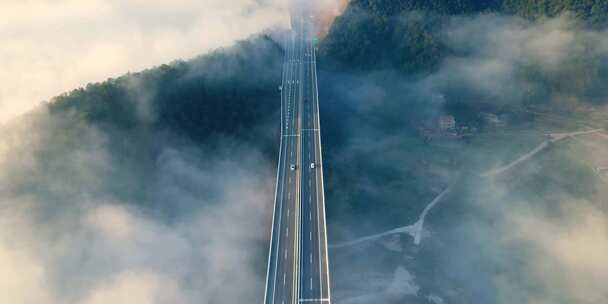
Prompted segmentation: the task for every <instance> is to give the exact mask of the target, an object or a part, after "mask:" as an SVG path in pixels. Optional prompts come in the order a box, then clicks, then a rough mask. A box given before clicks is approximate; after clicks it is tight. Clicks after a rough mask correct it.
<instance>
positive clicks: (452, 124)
mask: <svg viewBox="0 0 608 304" xmlns="http://www.w3.org/2000/svg"><path fill="white" fill-rule="evenodd" d="M455 128H456V119H455V118H454V116H452V115H444V116H441V117H439V130H441V131H443V132H444V131H448V130H454V129H455Z"/></svg>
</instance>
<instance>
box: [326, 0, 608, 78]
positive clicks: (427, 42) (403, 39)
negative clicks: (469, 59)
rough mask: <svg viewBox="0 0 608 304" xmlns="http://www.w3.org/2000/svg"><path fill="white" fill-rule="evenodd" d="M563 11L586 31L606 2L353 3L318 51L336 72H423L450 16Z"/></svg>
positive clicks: (441, 52) (432, 64)
mask: <svg viewBox="0 0 608 304" xmlns="http://www.w3.org/2000/svg"><path fill="white" fill-rule="evenodd" d="M566 12H570V13H571V14H573V15H574V16H576V17H577V18H578V19H579V20H581V21H582V22H584V23H586V24H587V25H588V26H590V27H595V28H598V27H603V26H604V25H606V22H607V21H608V1H605V0H489V1H480V0H458V1H450V0H432V1H423V0H353V1H351V2H350V4H349V6H348V8H347V9H346V11H345V12H344V14H343V15H342V16H340V17H338V18H337V19H336V21H335V24H334V26H333V28H332V29H331V31H330V32H329V35H328V37H327V39H326V40H325V41H324V42H323V44H322V47H321V52H322V53H323V54H324V55H325V56H327V57H328V61H329V63H328V64H337V65H339V66H340V68H351V69H352V68H354V69H380V68H386V67H391V68H394V67H396V68H398V69H400V70H401V71H403V72H406V73H411V72H420V71H428V70H432V69H434V68H436V67H437V65H438V64H439V62H440V61H441V59H442V58H444V57H445V55H446V54H448V53H450V52H451V51H452V50H451V49H450V48H449V47H447V46H446V45H445V43H444V42H443V40H444V39H443V37H441V35H442V34H443V33H444V31H442V27H443V26H445V24H446V23H447V22H448V21H449V18H450V17H453V16H462V15H474V14H479V13H496V14H506V15H516V16H521V17H523V18H527V19H535V18H539V17H543V16H547V17H555V16H558V15H560V14H563V13H566Z"/></svg>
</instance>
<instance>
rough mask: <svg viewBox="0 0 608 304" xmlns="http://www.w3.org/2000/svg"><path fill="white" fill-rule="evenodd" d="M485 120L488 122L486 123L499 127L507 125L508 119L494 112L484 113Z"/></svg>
mask: <svg viewBox="0 0 608 304" xmlns="http://www.w3.org/2000/svg"><path fill="white" fill-rule="evenodd" d="M482 117H483V120H484V121H485V122H486V124H488V125H490V126H493V127H498V128H503V127H505V126H506V119H505V117H499V116H498V115H496V114H493V113H483V114H482Z"/></svg>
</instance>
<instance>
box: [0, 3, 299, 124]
mask: <svg viewBox="0 0 608 304" xmlns="http://www.w3.org/2000/svg"><path fill="white" fill-rule="evenodd" d="M288 23H289V16H288V12H287V5H286V1H279V0H236V1H221V0H208V1H194V0H179V1H172V2H171V3H170V4H169V3H168V2H166V1H140V0H129V1H115V0H88V1H72V0H69V1H59V2H57V1H48V0H35V1H3V2H2V4H0V40H2V50H1V51H0V60H1V61H2V62H3V63H4V67H3V69H2V70H1V71H0V82H2V89H0V123H2V122H6V121H7V120H8V119H10V118H11V117H15V116H16V115H19V114H22V113H24V112H26V111H27V110H29V109H31V108H32V107H34V106H35V105H37V104H39V103H40V102H41V101H43V100H49V99H50V98H51V97H53V96H55V95H58V94H60V93H62V92H65V91H68V90H71V89H74V88H76V87H79V86H83V85H85V84H87V83H89V82H98V81H103V80H105V79H106V78H108V77H117V76H119V75H121V74H123V73H126V72H128V71H132V72H135V71H139V70H143V69H146V68H149V67H152V66H155V65H159V64H162V63H167V62H171V61H174V60H177V59H189V58H191V57H194V56H196V55H199V54H203V53H206V52H208V51H209V50H213V49H216V48H219V47H224V46H229V45H231V44H233V42H235V41H236V40H239V39H244V38H246V37H248V36H250V35H252V34H255V33H259V32H261V31H263V30H267V29H272V28H285V27H287V26H288Z"/></svg>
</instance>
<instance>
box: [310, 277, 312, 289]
mask: <svg viewBox="0 0 608 304" xmlns="http://www.w3.org/2000/svg"><path fill="white" fill-rule="evenodd" d="M310 290H312V277H310Z"/></svg>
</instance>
